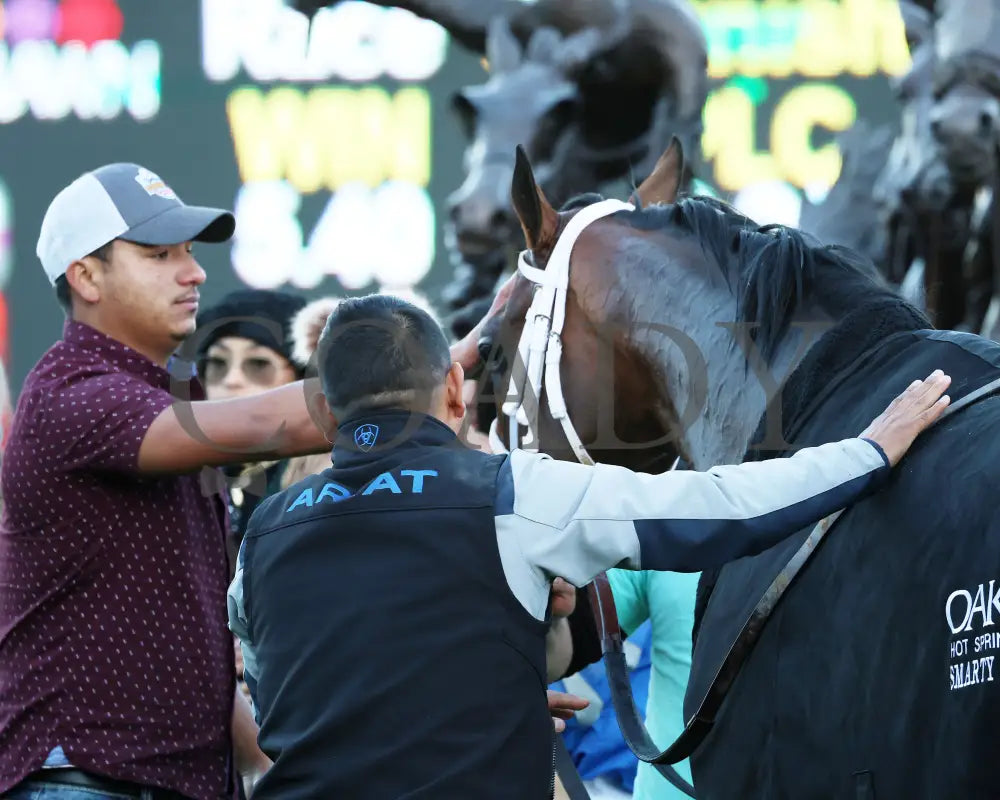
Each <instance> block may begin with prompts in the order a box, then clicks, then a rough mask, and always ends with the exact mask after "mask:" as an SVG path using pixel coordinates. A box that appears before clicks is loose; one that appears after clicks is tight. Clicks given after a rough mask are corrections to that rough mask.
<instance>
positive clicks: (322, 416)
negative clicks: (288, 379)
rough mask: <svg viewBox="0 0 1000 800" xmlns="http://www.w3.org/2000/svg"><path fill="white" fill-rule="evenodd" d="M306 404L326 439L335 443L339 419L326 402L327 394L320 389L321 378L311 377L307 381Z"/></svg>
mask: <svg viewBox="0 0 1000 800" xmlns="http://www.w3.org/2000/svg"><path fill="white" fill-rule="evenodd" d="M305 383H306V406H307V407H308V408H309V416H311V417H312V419H313V422H315V423H316V424H317V425H318V426H319V428H320V430H321V431H323V434H324V435H325V436H326V440H327V441H328V442H330V443H331V444H332V443H333V440H334V439H335V438H336V436H337V420H336V418H335V417H334V416H333V413H332V412H331V411H330V406H329V405H328V404H327V402H326V395H325V394H323V390H322V389H320V386H319V380H318V379H316V378H310V379H309V380H307V381H306V382H305Z"/></svg>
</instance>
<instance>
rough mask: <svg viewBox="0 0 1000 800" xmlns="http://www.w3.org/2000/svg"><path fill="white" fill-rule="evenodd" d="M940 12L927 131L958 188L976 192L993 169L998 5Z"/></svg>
mask: <svg viewBox="0 0 1000 800" xmlns="http://www.w3.org/2000/svg"><path fill="white" fill-rule="evenodd" d="M939 7H940V9H941V12H940V14H939V16H938V19H937V20H936V22H935V25H934V40H935V41H934V62H935V63H934V76H933V83H934V86H933V91H934V102H933V106H932V108H931V111H930V127H931V132H932V133H933V135H934V139H935V140H936V141H937V142H938V144H939V146H940V147H941V150H942V154H943V157H944V159H945V162H946V163H947V165H948V168H949V171H950V173H951V176H952V178H953V180H954V181H955V183H956V186H957V187H958V188H959V189H962V188H969V189H974V188H976V187H979V186H981V185H983V184H985V183H988V182H989V181H990V178H991V177H992V175H993V173H994V172H995V170H996V169H997V146H998V141H1000V138H998V137H1000V13H998V12H1000V3H998V2H997V0H946V2H943V3H941V4H940V6H939Z"/></svg>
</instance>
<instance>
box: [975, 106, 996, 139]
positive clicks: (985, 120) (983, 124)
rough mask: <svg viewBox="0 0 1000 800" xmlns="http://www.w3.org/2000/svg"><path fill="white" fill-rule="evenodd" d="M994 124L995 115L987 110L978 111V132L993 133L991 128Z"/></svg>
mask: <svg viewBox="0 0 1000 800" xmlns="http://www.w3.org/2000/svg"><path fill="white" fill-rule="evenodd" d="M995 126H996V117H994V116H993V114H991V113H990V112H989V111H985V110H984V111H980V112H979V132H980V133H982V134H984V135H988V134H991V133H993V128H994V127H995Z"/></svg>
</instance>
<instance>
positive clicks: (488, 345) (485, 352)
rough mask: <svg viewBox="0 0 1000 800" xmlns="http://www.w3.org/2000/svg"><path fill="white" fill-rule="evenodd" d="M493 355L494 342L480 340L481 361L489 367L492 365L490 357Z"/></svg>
mask: <svg viewBox="0 0 1000 800" xmlns="http://www.w3.org/2000/svg"><path fill="white" fill-rule="evenodd" d="M492 355H493V340H492V339H480V340H479V360H480V361H482V362H483V364H484V365H485V366H487V367H489V365H490V356H492Z"/></svg>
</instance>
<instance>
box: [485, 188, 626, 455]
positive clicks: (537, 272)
mask: <svg viewBox="0 0 1000 800" xmlns="http://www.w3.org/2000/svg"><path fill="white" fill-rule="evenodd" d="M634 210H635V206H633V205H632V204H630V203H623V202H622V201H621V200H602V201H601V202H599V203H594V204H593V205H589V206H585V207H583V208H581V209H580V210H579V211H578V212H577V213H576V214H575V215H574V216H573V217H572V219H570V221H569V222H567V223H566V229H565V230H564V231H563V233H562V235H561V236H560V237H559V239H558V241H557V242H556V245H555V247H554V248H553V250H552V255H551V256H550V257H549V261H548V264H547V265H546V267H545V269H537V268H536V267H532V266H530V265H529V264H528V262H527V254H528V251H527V250H523V251H522V252H521V254H520V256H519V257H518V259H517V269H518V271H519V272H520V273H521V274H522V275H523V276H524V277H525V278H527V279H528V280H529V281H531V282H532V283H535V284H537V285H538V288H537V289H536V290H535V296H534V299H533V300H532V303H531V307H530V308H529V309H528V313H527V314H526V315H525V320H524V328H523V329H522V331H521V339H520V341H519V342H518V344H517V358H516V360H515V362H514V364H513V365H512V366H513V368H512V369H511V374H510V385H509V387H508V389H507V399H506V401H505V402H504V404H503V408H502V411H503V414H504V416H506V417H507V418H508V424H509V426H510V435H509V440H510V449H511V450H514V449H516V448H517V447H519V446H520V447H521V448H522V449H524V450H529V451H531V452H538V405H539V403H540V400H541V396H542V381H543V379H544V381H545V395H546V397H547V398H548V404H549V413H550V414H551V415H552V418H553V419H554V420H556V422H558V423H560V424H561V425H562V429H563V433H564V434H565V436H566V439H567V440H568V441H569V445H570V447H571V448H573V453H574V454H575V455H576V457H577V460H578V461H580V463H582V464H591V465H592V464H593V463H594V460H593V459H592V458H591V457H590V454H589V453H588V452H587V449H586V448H585V447H584V446H583V443H582V442H581V441H580V437H579V436H578V435H577V433H576V428H574V427H573V423H572V421H571V420H570V418H569V414H568V413H567V412H566V401H565V399H564V398H563V393H562V381H561V376H560V373H559V370H560V363H561V360H562V329H563V322H564V321H565V319H566V295H567V291H568V287H569V259H570V256H571V255H572V253H573V245H575V244H576V240H577V237H579V235H580V234H581V233H582V232H583V230H584V228H586V227H587V226H588V225H590V224H591V223H592V222H595V221H596V220H599V219H601V218H602V217H606V216H608V215H609V214H614V213H615V212H616V211H634ZM525 381H527V384H528V387H530V390H531V395H532V400H533V402H534V404H535V413H534V414H533V415H530V416H529V411H528V409H526V408H525V405H524V402H525V399H526V397H527V391H526V388H528V387H525ZM498 420H499V417H498V418H497V419H494V420H493V422H492V424H491V425H490V447H492V448H493V452H495V453H504V452H507V448H506V447H504V445H503V442H502V441H501V439H500V436H499V434H498V433H497V422H498ZM521 426H524V427H527V428H528V433H527V435H526V436H525V438H524V441H523V443H522V442H521V439H520V429H521Z"/></svg>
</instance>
